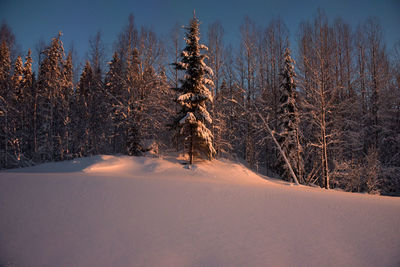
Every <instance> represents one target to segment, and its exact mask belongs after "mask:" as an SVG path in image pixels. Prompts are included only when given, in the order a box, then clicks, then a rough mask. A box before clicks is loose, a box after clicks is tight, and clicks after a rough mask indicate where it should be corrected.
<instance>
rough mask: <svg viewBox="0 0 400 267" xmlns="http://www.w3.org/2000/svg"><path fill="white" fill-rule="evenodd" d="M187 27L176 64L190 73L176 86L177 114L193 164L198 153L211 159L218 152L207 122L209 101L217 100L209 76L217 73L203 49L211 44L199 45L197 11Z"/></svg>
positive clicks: (178, 123)
mask: <svg viewBox="0 0 400 267" xmlns="http://www.w3.org/2000/svg"><path fill="white" fill-rule="evenodd" d="M186 29H187V33H186V38H185V41H186V47H185V48H184V50H183V51H182V53H181V61H180V62H178V63H174V65H175V67H176V69H177V70H182V71H185V73H186V75H185V76H184V78H183V79H181V80H180V84H181V86H180V87H178V88H176V90H177V91H178V97H177V99H176V102H177V103H178V104H179V105H180V107H181V110H180V112H179V113H178V116H177V117H176V121H175V125H176V126H177V127H179V128H180V133H181V134H182V135H183V137H184V142H185V147H186V149H188V152H189V163H190V164H193V160H194V157H195V155H196V156H197V155H198V154H202V155H204V156H206V157H207V158H208V159H210V160H211V159H212V158H214V156H215V154H216V152H215V149H214V147H213V141H212V140H213V135H212V133H211V131H210V130H209V129H208V128H207V124H211V123H212V119H211V116H210V114H209V113H208V111H207V102H212V101H213V97H212V95H211V93H210V89H209V88H208V87H207V86H214V84H213V82H212V81H211V80H210V79H208V78H207V76H208V75H213V72H212V70H211V69H210V68H209V67H208V66H207V65H206V64H205V63H204V59H205V57H206V56H205V55H202V54H201V52H200V50H201V49H207V47H206V46H205V45H202V44H199V39H200V37H199V35H200V33H199V20H198V19H197V18H196V16H195V14H193V19H192V20H191V22H190V26H189V27H186Z"/></svg>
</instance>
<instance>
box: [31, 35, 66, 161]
mask: <svg viewBox="0 0 400 267" xmlns="http://www.w3.org/2000/svg"><path fill="white" fill-rule="evenodd" d="M43 53H44V59H43V60H42V62H41V64H40V68H39V78H38V98H37V108H38V111H37V121H38V132H37V144H38V146H37V152H38V153H39V154H38V156H40V159H41V160H44V161H48V160H60V159H61V154H62V152H61V143H60V141H61V139H60V138H61V135H62V133H61V132H60V131H62V130H63V129H64V128H63V126H62V124H63V121H64V117H63V112H62V110H61V109H60V107H61V106H63V103H62V102H63V101H64V99H63V98H62V95H61V77H62V68H63V58H64V48H63V44H62V42H61V32H59V33H58V36H57V37H55V38H53V39H52V42H51V44H50V46H48V47H47V48H46V49H45V50H44V51H43Z"/></svg>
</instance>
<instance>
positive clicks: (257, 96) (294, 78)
mask: <svg viewBox="0 0 400 267" xmlns="http://www.w3.org/2000/svg"><path fill="white" fill-rule="evenodd" d="M204 32H205V34H203V35H201V36H204V38H203V37H202V41H203V42H205V43H206V45H207V46H208V50H207V51H206V55H207V58H206V59H205V63H206V64H207V65H208V66H209V67H210V68H211V69H212V72H213V75H212V76H210V81H209V84H213V85H214V87H213V90H212V92H211V94H212V97H210V99H213V101H212V102H211V101H210V102H209V103H208V104H207V109H208V111H209V114H210V117H211V118H212V120H211V119H210V120H207V121H208V122H207V124H208V126H209V127H208V129H210V136H213V138H212V139H213V140H212V147H213V148H215V153H216V156H217V157H225V158H231V159H235V160H240V159H242V160H244V161H245V162H246V163H247V164H248V166H249V167H250V168H252V169H255V170H257V171H259V172H261V173H264V174H267V175H270V176H277V177H278V176H279V177H282V179H284V180H288V181H290V180H291V179H292V177H291V175H290V173H289V170H288V168H287V164H285V161H284V159H283V157H282V154H281V153H280V152H279V151H278V149H277V146H276V145H275V144H274V141H273V139H272V138H271V134H270V133H269V132H268V131H267V129H266V123H267V124H268V126H269V127H270V128H271V129H272V134H274V135H275V136H276V137H277V140H278V142H279V144H280V147H281V148H282V151H284V153H285V155H286V157H287V161H288V162H290V165H291V166H292V169H293V171H294V173H295V175H296V176H297V178H298V180H299V182H300V183H302V184H308V185H312V184H316V185H319V186H321V187H325V188H342V189H344V190H346V191H352V192H368V193H381V194H388V195H398V194H400V43H397V45H395V47H394V49H393V50H391V51H388V50H387V48H386V46H385V42H384V37H383V33H382V32H383V31H382V29H381V26H380V24H379V22H378V21H377V20H376V19H374V18H369V19H368V20H366V21H365V22H363V23H361V24H360V25H359V26H358V27H357V28H355V29H354V28H352V27H351V26H350V25H349V24H348V23H346V22H345V21H343V20H342V19H335V20H334V21H333V22H330V21H329V20H328V18H327V17H326V16H325V15H324V13H323V12H321V11H318V13H317V14H316V16H315V17H314V18H312V19H311V20H308V21H304V22H302V23H301V24H300V25H299V29H298V30H297V35H298V43H297V44H291V45H292V46H293V47H296V49H295V50H296V51H297V53H296V55H292V53H291V51H290V44H289V42H288V39H289V31H288V29H287V27H286V26H285V24H284V22H283V21H282V20H280V19H273V20H271V21H270V22H269V24H268V25H267V26H265V27H264V26H260V25H255V23H254V22H253V21H252V20H251V19H250V18H245V19H244V21H243V23H242V25H241V27H240V34H241V41H240V45H239V46H238V47H237V48H233V46H232V45H230V44H224V42H223V39H224V38H223V37H224V29H223V27H222V25H221V23H220V22H215V23H212V24H210V25H209V27H208V29H206V31H204ZM61 38H62V36H61V34H58V35H56V36H55V37H54V38H53V39H52V40H51V42H50V43H49V44H48V45H44V43H43V41H40V43H39V44H38V46H37V47H35V51H36V52H39V53H37V58H36V59H35V60H36V63H37V64H38V66H39V67H38V71H37V73H34V72H33V70H32V64H33V63H34V60H33V57H32V53H31V51H30V50H29V51H28V52H27V53H26V54H24V55H22V54H21V53H19V52H18V51H19V49H17V46H16V44H15V37H14V34H13V33H12V30H11V29H10V28H9V27H8V26H7V25H6V24H3V25H2V27H1V29H0V167H1V169H5V168H17V167H24V166H31V165H34V164H38V163H42V162H48V161H61V160H68V159H72V158H76V157H85V156H90V155H97V154H128V155H141V154H143V153H145V152H147V151H151V152H152V153H156V154H157V153H160V151H167V150H172V149H174V150H178V151H182V150H183V149H184V146H185V143H187V142H186V141H185V140H184V139H183V138H182V135H180V133H182V132H180V131H179V129H178V128H176V127H171V125H174V119H176V118H177V113H179V112H180V108H179V103H177V101H175V102H174V101H173V100H174V99H175V100H177V97H178V95H177V91H175V90H172V89H171V88H184V87H181V86H182V83H181V82H180V81H184V79H185V77H184V76H183V74H181V73H180V72H179V71H178V70H179V68H178V69H177V68H175V67H174V66H177V65H179V64H182V62H184V60H183V61H182V59H183V58H184V56H185V54H184V53H186V52H184V53H182V50H183V32H182V29H180V28H179V27H176V26H175V27H173V28H172V30H171V32H170V34H169V35H168V38H167V39H164V40H162V39H160V38H159V37H158V36H157V35H156V34H155V33H154V32H153V31H151V30H148V29H146V28H144V27H142V28H141V29H140V30H139V29H138V28H137V27H136V25H135V23H134V18H133V16H132V15H131V16H129V18H128V23H127V25H126V26H125V28H124V29H122V31H121V32H120V34H119V36H118V39H117V40H116V41H115V45H114V51H113V56H112V58H111V59H109V60H110V62H109V63H108V65H107V66H106V65H105V64H104V62H105V60H106V59H105V58H104V57H105V52H104V45H103V43H102V38H101V34H100V33H97V34H96V35H94V36H93V37H92V38H90V40H89V50H90V51H88V56H87V60H86V62H85V63H84V64H83V66H84V67H83V69H82V70H81V71H80V73H77V72H78V70H77V68H76V66H77V65H79V64H78V62H74V51H73V50H71V51H65V50H64V48H63V44H62V41H61ZM235 47H236V46H235ZM293 58H296V61H294V60H293ZM171 63H174V64H171ZM182 66H183V65H182ZM210 73H211V72H210ZM74 77H79V79H78V81H77V82H74V81H75V80H76V79H74ZM186 78H187V77H186ZM178 98H179V97H178ZM181 100H182V99H181ZM178 102H179V101H178ZM202 105H203V107H204V108H205V107H206V104H204V103H203V104H202ZM203 122H204V120H203ZM208 145H209V144H208ZM210 151H211V150H210ZM213 153H214V152H213Z"/></svg>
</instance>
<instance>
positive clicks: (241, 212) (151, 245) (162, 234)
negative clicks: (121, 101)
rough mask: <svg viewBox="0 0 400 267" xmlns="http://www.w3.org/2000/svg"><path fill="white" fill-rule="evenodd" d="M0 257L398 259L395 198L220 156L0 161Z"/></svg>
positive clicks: (95, 261) (188, 261) (357, 262)
mask: <svg viewBox="0 0 400 267" xmlns="http://www.w3.org/2000/svg"><path fill="white" fill-rule="evenodd" d="M185 167H186V168H185ZM2 264H3V265H6V266H8V265H10V266H29V267H34V266H41V267H45V266H48V267H54V266H59V267H62V266H74V267H78V266H107V267H108V266H363V267H365V266H400V199H399V198H390V197H379V196H371V195H364V194H352V193H344V192H338V191H325V190H323V189H317V188H310V187H303V186H291V185H289V184H286V183H283V182H279V181H276V180H271V179H265V178H261V177H260V176H258V175H256V174H255V173H253V172H251V171H249V170H248V169H246V168H245V167H243V166H242V165H239V164H235V163H231V162H224V161H214V162H211V163H210V162H204V163H199V164H197V165H195V166H194V167H193V168H192V169H188V168H187V166H184V165H182V164H180V163H179V162H178V161H177V160H174V159H172V158H166V159H154V158H145V157H137V158H134V157H125V156H119V157H116V156H98V157H92V158H83V159H78V160H74V161H69V162H61V163H49V164H43V165H40V166H36V167H32V168H25V169H20V170H14V171H12V172H11V171H10V172H2V173H0V266H1V265H2Z"/></svg>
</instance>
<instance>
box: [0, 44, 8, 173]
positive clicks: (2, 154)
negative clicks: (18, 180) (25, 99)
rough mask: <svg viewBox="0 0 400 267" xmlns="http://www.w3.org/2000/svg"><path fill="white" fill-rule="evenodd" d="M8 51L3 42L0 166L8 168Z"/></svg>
mask: <svg viewBox="0 0 400 267" xmlns="http://www.w3.org/2000/svg"><path fill="white" fill-rule="evenodd" d="M10 71H11V59H10V50H9V47H8V46H7V43H6V42H5V41H2V43H1V45H0V138H1V140H0V166H1V168H5V167H9V156H10V149H9V136H10V128H9V115H10V113H11V112H10V104H9V94H10V86H11V75H10Z"/></svg>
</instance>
